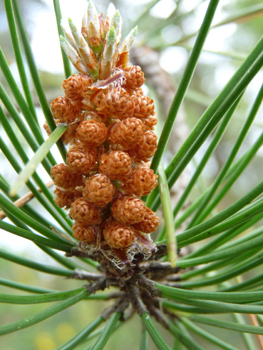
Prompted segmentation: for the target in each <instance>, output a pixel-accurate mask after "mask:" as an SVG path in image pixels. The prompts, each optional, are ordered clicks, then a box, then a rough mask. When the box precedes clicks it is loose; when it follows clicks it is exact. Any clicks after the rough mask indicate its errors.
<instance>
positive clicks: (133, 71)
mask: <svg viewBox="0 0 263 350" xmlns="http://www.w3.org/2000/svg"><path fill="white" fill-rule="evenodd" d="M124 76H125V82H124V84H123V85H122V86H123V87H124V89H126V90H127V91H133V90H136V89H138V88H140V87H141V86H142V85H143V84H144V82H145V78H144V74H143V72H142V70H141V67H139V66H131V67H129V68H128V69H127V70H126V71H125V73H124Z"/></svg>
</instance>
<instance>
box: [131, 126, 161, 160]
mask: <svg viewBox="0 0 263 350" xmlns="http://www.w3.org/2000/svg"><path fill="white" fill-rule="evenodd" d="M156 149H157V136H156V134H155V133H154V132H152V131H147V132H146V133H145V134H144V138H143V141H142V142H140V143H139V144H138V145H136V146H135V147H134V148H132V149H130V150H129V151H128V153H129V155H130V156H131V157H132V158H133V160H134V161H135V162H139V161H143V162H147V161H148V160H149V158H151V157H152V156H153V155H154V153H155V151H156Z"/></svg>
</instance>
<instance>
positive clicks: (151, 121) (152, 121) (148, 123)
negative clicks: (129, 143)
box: [142, 115, 158, 131]
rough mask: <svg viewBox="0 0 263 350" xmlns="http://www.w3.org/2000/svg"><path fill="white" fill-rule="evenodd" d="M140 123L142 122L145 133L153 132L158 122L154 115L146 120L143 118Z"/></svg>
mask: <svg viewBox="0 0 263 350" xmlns="http://www.w3.org/2000/svg"><path fill="white" fill-rule="evenodd" d="M142 122H143V125H144V129H145V131H148V130H154V127H155V126H156V125H157V122H158V120H157V117H156V116H155V115H150V116H149V117H147V118H143V119H142Z"/></svg>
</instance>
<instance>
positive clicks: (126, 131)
mask: <svg viewBox="0 0 263 350" xmlns="http://www.w3.org/2000/svg"><path fill="white" fill-rule="evenodd" d="M143 137H144V127H143V123H142V121H141V120H140V119H137V118H127V119H124V120H123V121H121V122H118V123H116V124H114V125H113V126H112V128H111V129H110V131H109V140H110V141H111V142H113V143H117V144H119V145H121V146H122V147H123V149H130V148H132V147H134V146H135V145H137V144H138V143H139V142H141V141H142V139H143Z"/></svg>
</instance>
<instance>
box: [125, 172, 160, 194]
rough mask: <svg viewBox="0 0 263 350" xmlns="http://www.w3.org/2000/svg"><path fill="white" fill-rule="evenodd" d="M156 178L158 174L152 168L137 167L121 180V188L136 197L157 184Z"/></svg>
mask: <svg viewBox="0 0 263 350" xmlns="http://www.w3.org/2000/svg"><path fill="white" fill-rule="evenodd" d="M157 179H158V176H157V175H155V174H154V172H153V170H152V169H148V168H137V169H135V170H133V171H132V173H131V174H130V175H129V177H128V178H126V179H125V180H124V181H123V183H122V189H123V191H124V192H125V193H127V194H131V195H132V194H133V195H135V196H137V197H142V196H146V195H147V194H150V193H151V192H152V190H154V189H155V187H156V186H157Z"/></svg>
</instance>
